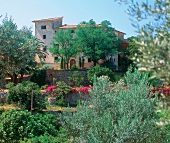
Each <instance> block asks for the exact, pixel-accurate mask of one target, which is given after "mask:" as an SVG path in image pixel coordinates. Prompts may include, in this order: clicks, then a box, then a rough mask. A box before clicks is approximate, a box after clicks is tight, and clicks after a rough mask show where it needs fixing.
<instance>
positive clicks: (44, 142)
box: [21, 129, 70, 143]
mask: <svg viewBox="0 0 170 143" xmlns="http://www.w3.org/2000/svg"><path fill="white" fill-rule="evenodd" d="M65 133H66V131H65V129H61V130H60V131H59V132H58V135H57V136H55V137H53V136H51V135H49V134H45V135H41V136H36V137H34V138H31V139H28V138H26V139H25V140H24V141H21V143H69V142H70V141H69V140H68V137H67V136H66V134H65Z"/></svg>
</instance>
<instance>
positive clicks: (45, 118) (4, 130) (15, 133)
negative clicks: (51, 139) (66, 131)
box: [0, 110, 60, 142]
mask: <svg viewBox="0 0 170 143" xmlns="http://www.w3.org/2000/svg"><path fill="white" fill-rule="evenodd" d="M0 120H1V122H0V141H1V142H3V141H4V142H17V141H19V140H23V139H24V138H32V137H36V136H40V135H44V134H49V135H51V136H57V134H58V130H59V127H60V124H59V123H58V120H57V117H56V116H54V115H52V114H45V115H42V114H36V115H31V114H30V113H29V112H28V111H16V110H10V111H6V112H3V113H2V114H1V115H0Z"/></svg>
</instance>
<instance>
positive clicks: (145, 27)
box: [115, 0, 170, 84]
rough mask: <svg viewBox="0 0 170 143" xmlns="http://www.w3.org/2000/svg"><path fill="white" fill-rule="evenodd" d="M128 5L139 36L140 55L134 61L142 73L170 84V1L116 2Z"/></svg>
mask: <svg viewBox="0 0 170 143" xmlns="http://www.w3.org/2000/svg"><path fill="white" fill-rule="evenodd" d="M115 1H119V2H128V4H129V7H128V14H129V15H130V17H131V21H132V25H133V26H134V27H135V28H136V30H137V32H138V37H139V40H138V41H137V40H136V41H135V43H136V46H137V49H138V52H136V54H135V55H134V57H133V60H134V62H135V63H136V65H137V67H139V70H141V71H146V72H149V73H152V78H159V79H162V80H163V81H164V82H165V83H168V84H170V72H169V71H170V44H169V43H170V30H169V29H170V22H169V21H170V16H169V15H170V0H151V1H148V0H146V1H142V2H141V1H139V0H115Z"/></svg>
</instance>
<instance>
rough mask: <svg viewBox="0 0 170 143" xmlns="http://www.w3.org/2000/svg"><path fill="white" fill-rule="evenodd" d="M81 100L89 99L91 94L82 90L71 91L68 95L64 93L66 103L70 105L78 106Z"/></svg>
mask: <svg viewBox="0 0 170 143" xmlns="http://www.w3.org/2000/svg"><path fill="white" fill-rule="evenodd" d="M79 100H81V101H89V100H90V95H89V94H85V93H82V92H75V93H69V94H67V95H64V101H65V103H66V104H69V105H70V106H76V105H77V103H78V101H79Z"/></svg>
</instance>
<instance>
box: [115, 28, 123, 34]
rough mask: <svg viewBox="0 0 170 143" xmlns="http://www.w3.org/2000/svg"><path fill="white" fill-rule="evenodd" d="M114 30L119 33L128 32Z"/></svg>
mask: <svg viewBox="0 0 170 143" xmlns="http://www.w3.org/2000/svg"><path fill="white" fill-rule="evenodd" d="M114 31H116V32H118V33H122V34H126V33H124V32H121V31H119V30H116V29H115V30H114Z"/></svg>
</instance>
